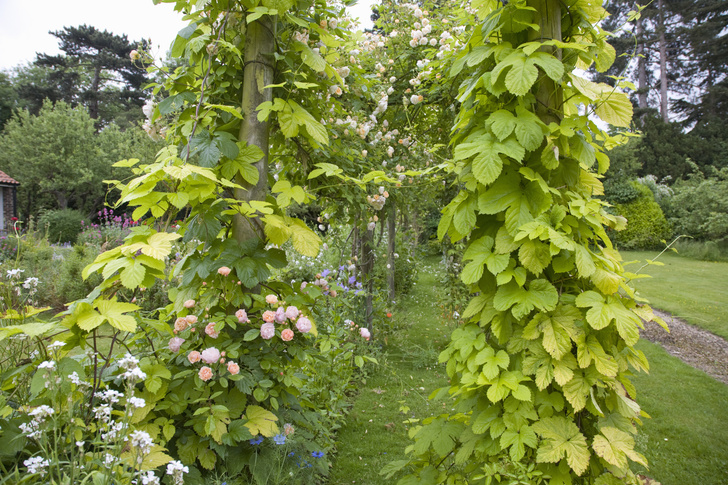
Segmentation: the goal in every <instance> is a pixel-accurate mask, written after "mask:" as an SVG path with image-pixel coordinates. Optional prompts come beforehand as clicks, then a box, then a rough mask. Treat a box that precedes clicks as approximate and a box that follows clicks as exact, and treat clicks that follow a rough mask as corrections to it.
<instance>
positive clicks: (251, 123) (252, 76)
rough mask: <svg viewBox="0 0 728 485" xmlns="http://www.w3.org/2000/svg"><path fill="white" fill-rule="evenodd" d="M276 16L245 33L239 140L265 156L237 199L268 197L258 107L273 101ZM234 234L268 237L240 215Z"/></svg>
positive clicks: (265, 126) (264, 131)
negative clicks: (256, 181) (255, 176)
mask: <svg viewBox="0 0 728 485" xmlns="http://www.w3.org/2000/svg"><path fill="white" fill-rule="evenodd" d="M276 23H277V22H276V17H275V16H270V15H264V16H263V17H261V18H259V19H258V20H256V21H255V22H252V23H250V24H248V25H247V30H246V32H245V64H244V66H245V67H244V68H243V70H244V71H243V76H244V78H243V97H242V110H243V122H242V126H241V127H240V136H239V138H240V140H241V141H244V142H246V143H247V144H248V145H249V146H250V145H256V146H257V147H258V148H260V149H261V150H262V151H263V158H261V159H260V160H258V161H257V162H256V163H255V168H256V169H257V170H258V183H257V184H255V185H252V184H249V183H247V182H246V181H245V180H243V178H242V177H241V176H238V177H236V180H235V181H236V183H238V184H239V185H241V186H242V187H243V188H242V189H236V190H235V198H236V199H237V200H242V201H251V200H265V197H266V195H267V192H268V134H269V130H270V126H269V122H268V121H262V122H261V121H258V116H257V113H256V111H257V108H258V106H260V104H261V103H264V102H266V101H272V100H273V89H272V88H267V89H264V87H265V86H268V85H271V84H273V76H274V71H275V59H274V56H273V54H274V52H275V30H276ZM233 237H235V239H236V240H238V241H240V242H243V241H247V240H249V239H253V238H258V239H265V234H264V233H263V227H262V225H261V224H260V222H259V220H258V219H257V218H248V217H244V216H242V215H237V216H236V217H235V218H234V219H233Z"/></svg>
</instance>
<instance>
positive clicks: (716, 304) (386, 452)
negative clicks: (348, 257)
mask: <svg viewBox="0 0 728 485" xmlns="http://www.w3.org/2000/svg"><path fill="white" fill-rule="evenodd" d="M647 257H654V254H652V253H625V260H631V259H638V258H640V259H642V260H644V259H645V258H647ZM661 259H662V258H661ZM662 260H663V261H664V262H665V266H662V267H657V266H649V267H648V268H647V269H648V270H649V272H650V273H652V274H654V275H655V276H657V277H656V278H654V279H652V280H640V281H639V282H638V287H639V289H640V291H641V292H642V293H644V294H645V295H646V296H647V297H649V298H650V299H651V300H652V302H653V304H654V305H655V307H657V308H663V309H665V310H667V311H671V312H674V313H675V314H677V315H681V314H682V315H683V316H685V317H686V318H687V315H695V316H696V317H695V318H696V319H697V320H700V321H701V322H707V321H710V322H713V323H714V324H715V325H714V328H718V329H720V325H719V321H720V320H721V318H720V308H723V309H724V311H723V315H728V308H726V306H728V301H725V300H726V298H722V299H721V298H720V297H719V296H720V295H719V294H720V293H721V290H722V291H723V292H724V291H725V290H723V288H726V287H728V285H726V283H728V281H726V278H727V277H728V264H725V263H705V262H702V261H692V260H687V259H684V258H681V257H679V256H673V255H667V256H666V257H665V258H664V259H662ZM713 265H717V266H713ZM631 269H632V270H634V269H636V267H634V266H633V267H632V268H631ZM438 271H439V269H438V267H437V264H436V262H435V260H428V262H427V264H425V265H423V267H422V270H421V273H420V279H419V282H418V284H417V285H416V287H415V288H414V290H413V292H412V294H411V295H410V296H409V297H407V298H404V299H403V300H402V301H400V302H398V305H397V306H398V311H396V312H395V314H394V318H395V319H397V322H396V323H397V325H398V328H399V329H400V331H399V332H397V333H396V334H394V335H393V336H390V338H388V339H387V342H379V343H380V344H382V346H383V348H382V352H383V355H384V358H383V359H382V365H380V366H379V368H377V369H373V370H372V375H371V376H370V377H369V379H368V380H367V383H366V385H364V386H363V387H362V389H361V390H360V393H359V394H358V396H357V398H356V401H355V403H354V407H353V409H352V412H351V415H350V416H349V419H348V420H347V423H346V425H345V426H344V427H343V428H342V429H341V431H340V432H339V436H338V455H337V457H336V460H335V462H334V466H333V468H332V471H331V476H330V480H329V482H328V483H329V484H331V485H343V484H365V485H378V484H382V485H385V484H387V485H389V484H392V483H395V482H394V481H393V480H391V479H390V480H386V479H384V478H383V477H382V476H380V475H379V471H380V470H381V469H382V467H383V466H384V465H386V464H387V463H388V462H390V461H393V460H399V459H403V458H404V449H405V447H406V446H408V445H409V444H411V441H410V440H409V438H408V437H407V427H408V424H407V423H405V421H407V420H409V419H422V418H424V417H427V416H430V415H432V414H439V413H441V412H443V411H444V410H445V409H446V407H447V402H442V401H440V402H430V401H428V400H427V396H428V395H429V394H430V393H431V392H432V391H433V390H434V389H436V388H439V387H442V386H444V385H446V384H447V380H446V376H445V370H444V366H442V365H438V364H437V354H438V353H439V351H440V349H441V348H442V347H443V346H444V345H445V343H446V342H447V340H448V337H449V333H450V332H451V331H452V328H448V327H447V326H444V325H443V324H442V323H441V322H440V321H439V315H440V311H439V308H437V306H436V296H435V292H434V287H435V285H436V284H437V281H436V279H435V278H436V274H437V272H438ZM675 271H678V272H681V273H682V276H675V275H674V274H673V272H675ZM721 282H722V283H721ZM719 285H722V288H721V287H720V286H719ZM679 288H684V291H683V290H680V289H679ZM659 296H663V297H662V298H658V297H659ZM676 300H679V302H676ZM663 302H673V303H676V304H675V305H670V306H666V305H664V304H663ZM688 321H691V320H690V318H688ZM696 324H697V322H696ZM701 326H702V325H701ZM723 328H724V329H725V330H726V334H728V325H724V326H723ZM716 333H718V332H716ZM639 348H640V349H641V350H642V351H643V352H645V354H646V355H647V357H648V359H649V360H650V364H651V371H650V374H649V375H646V374H640V375H637V376H635V378H634V381H635V384H636V386H637V389H638V396H637V400H638V402H639V403H640V404H641V405H642V408H643V410H644V411H645V412H647V413H648V414H649V415H650V416H651V419H644V420H643V423H644V424H643V427H642V428H641V430H640V434H639V435H638V438H637V445H638V449H639V450H640V451H641V452H642V453H643V454H645V455H646V457H647V459H648V461H649V463H650V468H649V470H641V472H642V473H644V474H646V475H648V476H650V477H652V478H653V479H656V480H659V481H660V482H661V483H662V485H692V484H700V485H724V484H726V483H728V478H726V477H728V413H726V412H725V406H726V403H728V386H725V385H724V384H722V383H720V382H717V381H715V380H714V379H712V378H710V377H709V376H707V375H706V374H705V373H703V372H702V371H699V370H696V369H693V368H692V367H690V366H688V365H686V364H684V363H683V362H682V361H680V360H679V359H677V358H675V357H672V356H670V355H668V354H667V353H666V352H665V351H664V350H663V349H662V348H661V347H659V346H658V345H655V344H651V343H649V342H640V343H639Z"/></svg>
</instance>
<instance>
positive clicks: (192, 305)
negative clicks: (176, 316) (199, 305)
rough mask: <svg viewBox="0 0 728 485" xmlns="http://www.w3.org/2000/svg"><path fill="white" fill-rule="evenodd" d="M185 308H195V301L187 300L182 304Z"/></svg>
mask: <svg viewBox="0 0 728 485" xmlns="http://www.w3.org/2000/svg"><path fill="white" fill-rule="evenodd" d="M184 306H185V308H192V307H194V306H195V300H187V301H186V302H185V303H184Z"/></svg>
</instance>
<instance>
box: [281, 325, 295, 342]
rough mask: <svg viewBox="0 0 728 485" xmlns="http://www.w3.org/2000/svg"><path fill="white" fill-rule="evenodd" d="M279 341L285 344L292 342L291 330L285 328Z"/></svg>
mask: <svg viewBox="0 0 728 485" xmlns="http://www.w3.org/2000/svg"><path fill="white" fill-rule="evenodd" d="M281 339H283V340H284V341H285V342H290V341H291V340H293V330H291V329H290V328H286V329H284V330H283V331H282V332H281Z"/></svg>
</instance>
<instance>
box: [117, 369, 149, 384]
mask: <svg viewBox="0 0 728 485" xmlns="http://www.w3.org/2000/svg"><path fill="white" fill-rule="evenodd" d="M122 377H123V378H124V379H126V380H127V381H143V380H144V379H146V378H147V375H146V374H145V373H144V372H143V371H142V370H141V369H140V368H139V367H135V368H133V369H130V370H128V371H126V372H124V374H122Z"/></svg>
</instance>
